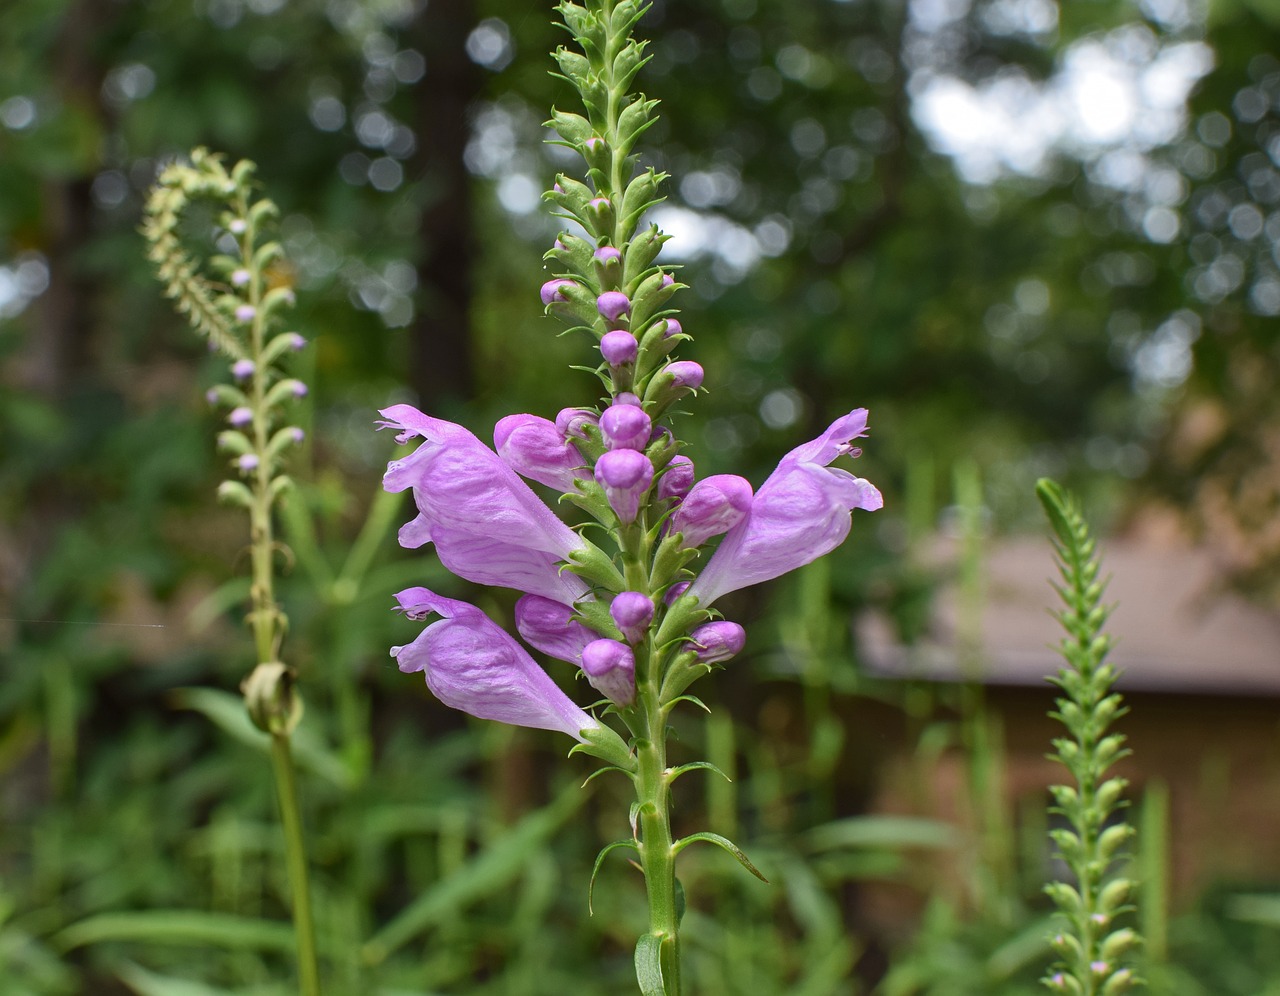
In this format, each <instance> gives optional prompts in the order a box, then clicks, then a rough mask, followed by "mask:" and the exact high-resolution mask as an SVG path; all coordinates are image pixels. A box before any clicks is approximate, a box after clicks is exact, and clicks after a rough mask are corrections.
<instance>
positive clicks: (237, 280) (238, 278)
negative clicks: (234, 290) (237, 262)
mask: <svg viewBox="0 0 1280 996" xmlns="http://www.w3.org/2000/svg"><path fill="white" fill-rule="evenodd" d="M248 282H249V271H248V270H246V269H245V268H244V267H240V269H238V270H233V271H232V273H231V284H232V286H233V287H243V286H244V285H245V284H247V283H248Z"/></svg>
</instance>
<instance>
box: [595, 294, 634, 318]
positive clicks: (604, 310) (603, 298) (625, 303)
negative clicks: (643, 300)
mask: <svg viewBox="0 0 1280 996" xmlns="http://www.w3.org/2000/svg"><path fill="white" fill-rule="evenodd" d="M596 309H597V310H598V311H599V312H600V314H601V315H603V316H604V318H605V320H606V321H610V322H616V321H617V320H618V319H619V318H621V317H622V316H623V315H629V314H631V300H630V299H629V298H628V297H627V295H626V294H624V293H622V291H605V292H604V293H603V294H601V295H600V296H599V297H598V298H596Z"/></svg>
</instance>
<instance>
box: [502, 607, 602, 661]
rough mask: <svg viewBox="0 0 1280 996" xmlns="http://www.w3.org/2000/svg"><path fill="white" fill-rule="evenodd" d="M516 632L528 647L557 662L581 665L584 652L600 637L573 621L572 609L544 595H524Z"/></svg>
mask: <svg viewBox="0 0 1280 996" xmlns="http://www.w3.org/2000/svg"><path fill="white" fill-rule="evenodd" d="M515 617H516V631H517V632H518V633H519V634H520V635H521V636H522V637H524V642H525V643H527V644H529V646H531V647H534V648H536V649H538V650H541V651H542V652H543V653H544V654H546V655H548V656H549V657H554V658H555V659H556V660H561V661H567V662H568V663H570V664H579V665H580V664H581V663H582V648H583V647H585V646H586V645H587V644H588V643H590V642H591V641H592V640H598V639H600V634H599V633H596V632H593V631H592V630H589V629H587V627H586V626H584V625H582V623H580V622H578V621H577V620H576V619H574V618H573V609H572V607H570V606H568V605H564V604H563V603H561V602H555V601H552V600H551V599H549V598H543V597H542V596H541V595H525V596H524V597H523V598H521V599H520V601H518V602H516V608H515Z"/></svg>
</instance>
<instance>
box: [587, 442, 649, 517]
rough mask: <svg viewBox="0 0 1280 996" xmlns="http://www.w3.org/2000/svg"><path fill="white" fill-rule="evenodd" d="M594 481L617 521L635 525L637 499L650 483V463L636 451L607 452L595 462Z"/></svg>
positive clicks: (638, 504) (638, 508)
mask: <svg viewBox="0 0 1280 996" xmlns="http://www.w3.org/2000/svg"><path fill="white" fill-rule="evenodd" d="M596 481H597V483H599V485H600V486H601V487H602V488H604V493H605V497H607V498H608V499H609V505H610V507H611V508H612V509H613V510H614V512H616V513H617V515H618V519H619V521H621V522H623V523H628V522H634V521H635V519H636V515H637V514H638V513H639V511H640V496H641V495H642V494H644V493H645V491H646V490H648V487H649V485H650V484H652V483H653V464H652V463H650V462H649V458H648V457H647V456H645V455H644V454H643V453H641V452H639V451H638V450H626V449H620V450H609V452H607V453H605V454H603V455H602V456H601V457H600V459H599V460H597V461H596Z"/></svg>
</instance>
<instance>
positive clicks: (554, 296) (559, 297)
mask: <svg viewBox="0 0 1280 996" xmlns="http://www.w3.org/2000/svg"><path fill="white" fill-rule="evenodd" d="M572 286H573V281H572V280H564V279H561V278H557V279H555V280H548V281H547V282H546V283H545V284H543V285H542V290H541V291H540V293H541V295H542V303H543V304H556V303H558V302H560V301H567V300H569V299H568V298H567V297H565V295H564V290H565V288H566V287H572Z"/></svg>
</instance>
